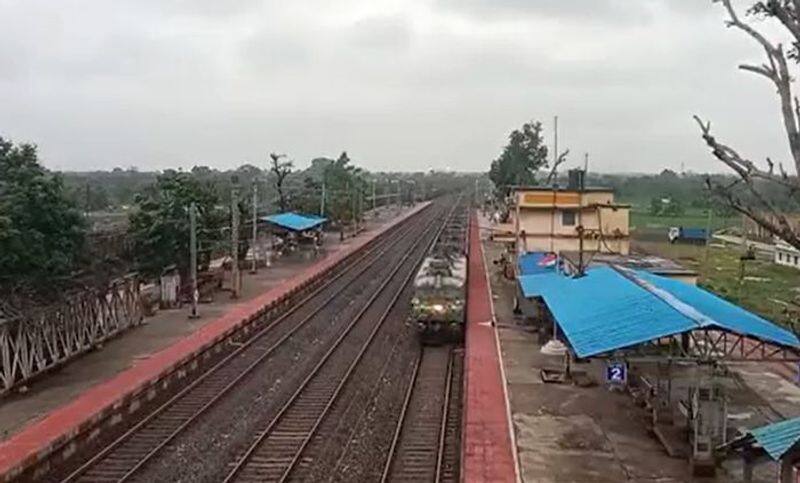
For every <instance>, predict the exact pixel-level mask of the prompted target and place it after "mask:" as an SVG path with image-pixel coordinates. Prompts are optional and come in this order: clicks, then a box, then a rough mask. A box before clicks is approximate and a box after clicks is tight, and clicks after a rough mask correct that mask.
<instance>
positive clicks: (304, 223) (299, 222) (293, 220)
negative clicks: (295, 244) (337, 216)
mask: <svg viewBox="0 0 800 483" xmlns="http://www.w3.org/2000/svg"><path fill="white" fill-rule="evenodd" d="M261 219H262V220H266V221H268V222H270V223H273V224H275V225H278V226H281V227H283V228H286V229H289V230H294V231H305V230H310V229H311V228H314V227H317V226H319V225H321V224H323V223H325V221H326V220H327V218H322V217H319V216H315V215H299V214H297V213H278V214H276V215H269V216H264V217H262V218H261Z"/></svg>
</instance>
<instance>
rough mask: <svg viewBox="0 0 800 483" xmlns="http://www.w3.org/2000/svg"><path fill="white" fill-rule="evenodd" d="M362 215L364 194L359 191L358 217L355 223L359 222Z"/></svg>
mask: <svg viewBox="0 0 800 483" xmlns="http://www.w3.org/2000/svg"><path fill="white" fill-rule="evenodd" d="M362 213H364V192H363V191H362V190H361V189H359V190H358V217H357V218H356V220H357V221H361V214H362Z"/></svg>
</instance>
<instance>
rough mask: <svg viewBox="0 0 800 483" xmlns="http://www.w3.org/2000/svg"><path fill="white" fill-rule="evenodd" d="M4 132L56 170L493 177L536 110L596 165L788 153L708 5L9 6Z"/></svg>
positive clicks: (187, 2) (2, 89)
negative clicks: (320, 164) (722, 143)
mask: <svg viewBox="0 0 800 483" xmlns="http://www.w3.org/2000/svg"><path fill="white" fill-rule="evenodd" d="M0 12H2V17H3V22H2V27H0V135H2V136H4V137H7V138H11V139H12V140H14V141H26V142H34V143H36V144H38V145H39V147H40V150H41V153H42V157H43V158H44V160H45V164H46V165H47V166H49V167H51V168H55V169H68V170H89V169H111V168H113V167H115V166H121V167H128V166H137V167H139V168H140V169H143V170H144V169H162V168H166V167H177V166H182V167H185V168H190V167H191V166H193V165H195V164H206V165H209V166H214V167H217V168H228V167H234V166H237V165H239V164H242V163H245V162H250V163H263V162H264V160H265V159H266V154H267V153H268V152H269V151H279V152H286V153H288V154H289V155H290V156H291V157H293V158H294V159H295V160H296V161H297V163H298V164H299V165H301V166H302V165H304V164H306V163H308V161H309V160H310V159H311V158H313V157H316V156H320V155H329V156H335V155H336V154H337V153H338V152H340V151H341V150H347V151H348V153H349V154H350V157H351V158H352V159H354V161H355V162H356V163H357V164H360V165H362V166H364V167H366V168H367V169H373V170H387V169H392V170H419V169H428V168H431V167H434V168H451V169H458V170H472V171H474V170H484V169H486V168H487V166H488V163H489V162H490V160H491V159H492V158H494V157H496V156H497V154H498V153H499V151H500V149H501V147H502V145H503V144H504V141H505V137H506V135H507V133H508V132H509V131H510V130H511V129H513V128H515V127H518V126H519V125H521V124H522V123H523V122H525V121H526V120H530V119H538V120H541V121H543V122H544V124H545V126H546V128H547V133H546V134H547V136H548V139H549V137H550V136H551V134H552V117H553V115H555V114H558V116H559V124H560V128H561V129H560V145H561V146H565V147H569V148H570V149H571V152H572V153H573V156H572V157H571V160H572V163H573V164H577V163H578V162H580V161H581V160H582V157H583V153H584V152H586V151H588V152H589V153H590V156H591V168H592V169H594V170H599V171H616V172H619V171H640V172H641V171H655V170H660V169H662V168H664V167H670V168H673V169H679V168H680V166H681V163H684V164H685V167H686V168H687V169H693V170H695V171H702V172H705V171H709V170H720V169H721V168H720V167H719V166H718V164H717V163H715V162H714V161H713V159H712V158H711V157H710V155H709V154H708V152H707V151H706V149H705V148H704V146H703V144H702V141H701V140H700V139H699V136H698V131H697V127H696V125H695V124H694V122H693V121H692V119H691V115H692V114H694V113H697V114H700V115H702V116H703V117H705V118H709V119H711V120H712V121H713V125H714V127H715V131H716V133H717V135H718V136H719V137H721V138H724V139H725V140H727V141H729V142H730V143H731V144H734V145H736V146H737V147H739V148H741V150H742V151H744V152H745V153H747V154H749V155H752V156H754V157H756V158H759V159H760V158H763V157H764V156H772V157H773V158H775V159H784V158H785V155H786V150H785V145H786V142H785V140H784V138H783V137H782V136H781V131H780V123H779V118H778V117H777V116H778V111H777V104H776V100H775V96H774V93H773V89H772V88H771V86H770V85H769V84H768V82H767V81H766V80H764V79H761V78H757V77H755V76H754V75H752V74H748V73H744V72H741V71H738V70H737V69H736V66H737V65H738V64H739V63H741V62H742V61H755V60H757V61H759V62H760V54H761V53H760V51H759V50H758V48H757V47H756V46H754V45H753V44H752V42H751V41H750V40H749V39H747V38H745V37H744V35H743V34H742V33H741V32H737V31H732V30H729V29H726V28H725V27H724V25H723V19H724V15H723V12H722V10H721V7H720V6H719V5H714V4H712V3H711V0H572V1H562V0H364V1H355V0H337V1H335V2H332V1H328V0H294V1H271V0H264V1H262V0H237V1H220V0H114V1H107V0H58V1H53V0H0Z"/></svg>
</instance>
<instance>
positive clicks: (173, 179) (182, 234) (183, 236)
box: [129, 170, 241, 276]
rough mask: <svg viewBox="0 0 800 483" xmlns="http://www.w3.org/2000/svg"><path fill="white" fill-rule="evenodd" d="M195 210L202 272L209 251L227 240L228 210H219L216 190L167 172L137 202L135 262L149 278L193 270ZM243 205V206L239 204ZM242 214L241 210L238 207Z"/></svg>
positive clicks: (132, 217)
mask: <svg viewBox="0 0 800 483" xmlns="http://www.w3.org/2000/svg"><path fill="white" fill-rule="evenodd" d="M192 202H194V203H195V204H196V206H197V231H198V240H200V242H201V250H200V251H199V253H198V266H199V267H200V269H201V270H202V269H204V268H206V267H207V266H208V263H209V262H210V258H211V255H212V251H211V249H212V248H214V247H217V246H219V245H220V244H221V242H222V241H223V240H226V239H227V236H226V234H225V232H224V230H223V229H224V228H225V227H227V226H228V210H225V209H224V208H222V207H221V206H220V198H219V195H218V194H217V191H216V189H215V187H214V185H213V184H211V183H208V182H202V181H200V180H199V179H197V178H196V177H194V176H192V175H191V174H189V173H184V172H178V171H173V170H168V171H165V172H164V173H163V174H162V175H160V176H158V178H156V181H155V183H154V184H153V185H151V186H149V187H148V188H147V189H146V190H145V192H144V193H141V194H139V195H137V196H136V200H135V208H134V211H133V212H132V213H131V215H130V227H129V231H130V235H131V237H132V239H133V243H134V258H135V261H136V264H137V266H138V268H139V270H140V271H141V272H142V273H144V274H145V275H149V276H158V275H160V273H161V271H162V270H163V269H164V268H166V267H168V266H170V265H175V266H177V267H178V269H179V270H180V272H181V274H183V275H185V274H187V273H188V269H189V206H190V205H191V203H192ZM240 205H241V204H240ZM240 209H241V207H240Z"/></svg>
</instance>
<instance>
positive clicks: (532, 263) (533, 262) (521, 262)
mask: <svg viewBox="0 0 800 483" xmlns="http://www.w3.org/2000/svg"><path fill="white" fill-rule="evenodd" d="M548 255H550V254H549V253H546V252H528V253H524V254H522V255H520V256H519V257H518V260H517V264H518V266H519V273H521V274H522V275H533V274H535V273H548V272H552V271H553V270H554V268H553V267H552V266H549V267H543V266H541V265H539V264H540V263H541V261H542V260H543V259H544V258H545V257H546V256H548Z"/></svg>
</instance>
